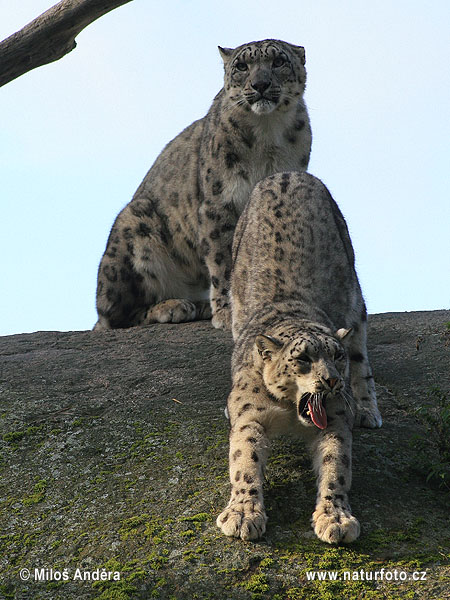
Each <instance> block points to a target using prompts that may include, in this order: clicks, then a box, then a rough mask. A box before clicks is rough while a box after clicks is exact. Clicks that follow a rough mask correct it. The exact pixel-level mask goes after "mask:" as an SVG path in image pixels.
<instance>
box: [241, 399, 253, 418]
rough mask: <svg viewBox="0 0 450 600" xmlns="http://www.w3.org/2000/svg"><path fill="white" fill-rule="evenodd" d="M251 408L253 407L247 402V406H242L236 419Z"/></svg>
mask: <svg viewBox="0 0 450 600" xmlns="http://www.w3.org/2000/svg"><path fill="white" fill-rule="evenodd" d="M251 408H253V405H252V404H250V403H249V402H247V404H244V406H243V407H242V408H241V410H240V411H239V414H238V417H240V416H241V415H242V414H243V413H245V412H246V411H247V410H250V409H251Z"/></svg>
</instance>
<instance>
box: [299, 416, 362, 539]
mask: <svg viewBox="0 0 450 600" xmlns="http://www.w3.org/2000/svg"><path fill="white" fill-rule="evenodd" d="M327 412H328V409H327ZM310 450H311V453H312V458H313V465H314V470H315V472H316V476H317V500H316V508H315V511H314V514H313V516H312V525H313V528H314V532H315V533H316V535H317V537H318V538H319V539H321V540H322V541H324V542H328V543H329V544H337V543H339V542H352V541H353V540H355V539H356V538H357V537H358V536H359V531H360V527H359V523H358V521H357V520H356V519H355V517H354V516H353V515H352V513H351V508H350V504H349V501H348V492H349V490H350V486H351V481H352V432H351V429H350V427H349V425H348V424H347V422H346V420H345V417H338V416H337V415H334V416H333V421H332V423H330V424H329V426H328V427H327V428H326V429H324V430H322V431H320V432H317V434H316V436H315V439H314V441H313V442H312V443H311V444H310Z"/></svg>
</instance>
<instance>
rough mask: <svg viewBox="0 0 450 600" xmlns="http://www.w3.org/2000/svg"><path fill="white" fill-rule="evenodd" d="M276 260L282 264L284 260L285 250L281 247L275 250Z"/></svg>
mask: <svg viewBox="0 0 450 600" xmlns="http://www.w3.org/2000/svg"><path fill="white" fill-rule="evenodd" d="M274 258H275V260H277V261H278V262H281V261H282V260H283V258H284V250H283V248H280V247H279V246H277V248H275V252H274Z"/></svg>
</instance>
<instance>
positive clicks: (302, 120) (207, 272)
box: [94, 40, 311, 330]
mask: <svg viewBox="0 0 450 600" xmlns="http://www.w3.org/2000/svg"><path fill="white" fill-rule="evenodd" d="M219 50H220V54H221V56H222V59H223V62H224V69H225V77H224V87H223V88H222V90H221V91H220V92H219V93H218V94H217V96H216V98H215V99H214V102H213V103H212V106H211V108H210V110H209V112H208V114H207V115H206V116H205V117H204V118H202V119H200V120H199V121H195V122H194V123H192V125H190V126H189V127H188V128H187V129H185V130H184V131H183V132H182V133H180V134H179V135H178V136H177V137H176V138H175V139H174V140H172V142H170V143H169V144H168V145H167V146H166V148H165V149H164V150H163V151H162V152H161V154H160V155H159V157H158V158H157V159H156V161H155V163H154V165H153V166H152V167H151V169H150V170H149V172H148V173H147V175H146V177H145V178H144V180H143V182H142V183H141V185H140V187H139V188H138V190H137V191H136V193H135V195H134V197H133V199H132V200H131V202H130V203H129V204H128V205H127V206H126V207H125V208H124V209H123V210H122V212H121V213H120V214H119V215H118V217H117V218H116V221H115V223H114V225H113V227H112V230H111V233H110V236H109V239H108V242H107V246H106V250H105V253H104V255H103V258H102V260H101V263H100V266H99V270H98V285H97V311H98V321H97V323H96V325H95V327H94V329H96V330H101V329H111V328H119V327H132V326H134V325H139V324H147V323H155V322H162V323H164V322H173V323H178V322H181V321H190V320H195V319H203V318H211V316H212V324H213V325H214V326H215V327H218V328H225V329H227V328H228V329H229V328H230V325H231V316H230V308H229V302H228V288H229V277H230V268H231V244H232V239H233V232H234V228H235V226H236V223H237V220H238V218H239V215H240V214H241V212H242V210H243V208H244V206H245V204H246V202H247V200H248V198H249V196H250V192H251V190H252V189H253V187H254V186H255V184H256V183H257V182H258V181H260V180H261V179H263V178H264V177H266V176H267V175H270V174H272V173H276V172H278V171H285V170H299V171H303V170H306V168H307V166H308V162H309V154H310V150H311V129H310V124H309V117H308V113H307V110H306V106H305V104H304V101H303V92H304V90H305V82H306V71H305V66H304V64H305V51H304V49H303V48H302V47H300V46H294V45H292V44H288V43H286V42H282V41H279V40H263V41H259V42H250V43H248V44H244V45H242V46H239V47H238V48H235V49H230V48H219Z"/></svg>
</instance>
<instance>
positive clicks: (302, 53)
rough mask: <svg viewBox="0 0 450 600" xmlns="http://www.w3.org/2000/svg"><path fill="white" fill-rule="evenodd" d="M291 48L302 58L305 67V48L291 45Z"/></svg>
mask: <svg viewBox="0 0 450 600" xmlns="http://www.w3.org/2000/svg"><path fill="white" fill-rule="evenodd" d="M289 46H290V47H291V48H292V50H293V51H294V52H295V54H296V55H297V56H298V57H299V58H300V60H301V61H302V65H304V64H305V62H306V55H305V49H304V48H303V46H295V45H294V44H289Z"/></svg>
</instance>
